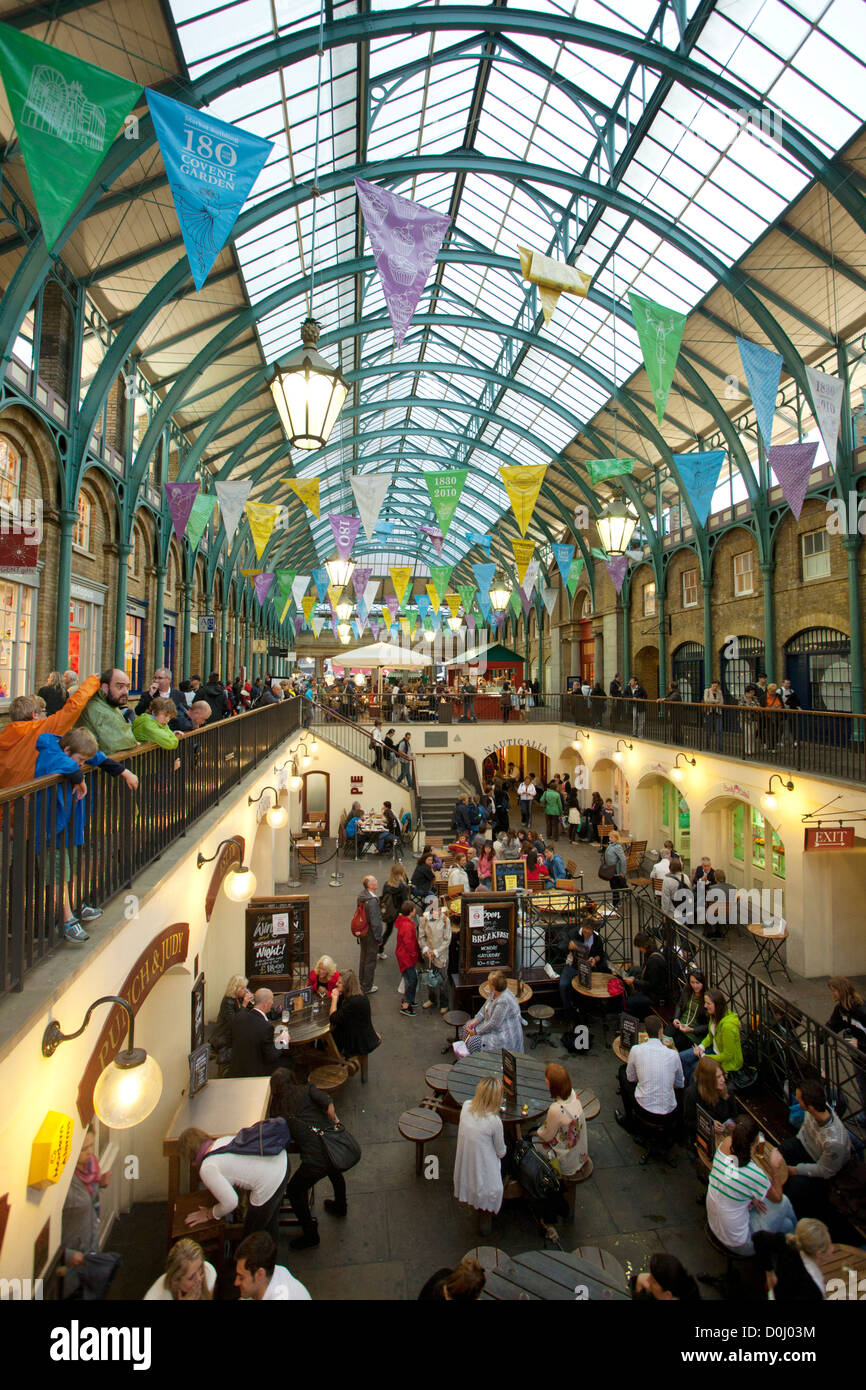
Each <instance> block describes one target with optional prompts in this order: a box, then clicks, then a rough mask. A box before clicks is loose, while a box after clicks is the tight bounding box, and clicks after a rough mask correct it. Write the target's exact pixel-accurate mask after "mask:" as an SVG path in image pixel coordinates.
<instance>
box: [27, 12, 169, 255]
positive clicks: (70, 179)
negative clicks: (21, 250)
mask: <svg viewBox="0 0 866 1390" xmlns="http://www.w3.org/2000/svg"><path fill="white" fill-rule="evenodd" d="M0 74H2V77H3V85H4V87H5V88H6V98H7V100H8V102H9V108H10V110H11V112H12V119H13V121H14V122H15V132H16V134H17V136H18V143H19V144H20V146H21V153H22V155H23V156H24V167H25V168H26V170H27V177H28V178H29V180H30V187H31V188H32V190H33V200H34V202H35V203H36V211H37V212H38V214H39V220H40V222H41V223H42V233H43V235H44V237H45V245H46V247H47V249H48V250H49V251H50V250H51V248H52V246H53V245H54V243H55V242H56V240H57V238H58V237H59V236H60V233H61V232H62V231H63V228H64V227H65V225H66V223H67V222H68V221H69V219H70V217H71V216H72V214H73V212H74V211H75V209H76V207H77V206H78V204H79V202H80V201H81V198H82V196H83V194H84V192H85V189H86V188H87V186H88V184H89V183H90V181H91V179H92V178H93V176H94V174H95V173H96V171H97V169H98V168H99V166H100V164H101V163H102V160H103V157H104V156H105V155H106V154H107V153H108V151H109V149H110V147H111V145H112V144H113V143H114V140H115V139H116V137H117V136H118V134H119V133H120V131H121V130H122V129H123V125H124V122H125V120H126V117H127V116H128V115H129V113H130V111H131V110H132V108H133V107H134V106H135V105H136V104H137V103H138V101H139V99H140V97H141V93H142V91H143V88H142V87H141V86H140V85H139V84H138V83H137V82H127V81H126V79H125V78H123V77H117V76H116V75H115V74H114V73H113V72H106V71H105V70H104V69H103V68H98V67H94V66H93V64H92V63H85V62H82V60H81V59H80V58H74V57H73V56H72V55H71V54H69V53H64V52H63V50H62V49H60V48H53V47H52V46H51V45H50V44H47V43H42V42H41V41H40V40H39V39H34V38H31V36H30V35H29V34H25V33H21V32H20V31H19V30H17V29H12V28H10V27H9V26H8V25H6V24H3V25H0ZM7 135H8V133H7Z"/></svg>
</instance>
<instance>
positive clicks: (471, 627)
mask: <svg viewBox="0 0 866 1390" xmlns="http://www.w3.org/2000/svg"><path fill="white" fill-rule="evenodd" d="M466 631H467V632H474V631H475V614H474V613H467V614H466Z"/></svg>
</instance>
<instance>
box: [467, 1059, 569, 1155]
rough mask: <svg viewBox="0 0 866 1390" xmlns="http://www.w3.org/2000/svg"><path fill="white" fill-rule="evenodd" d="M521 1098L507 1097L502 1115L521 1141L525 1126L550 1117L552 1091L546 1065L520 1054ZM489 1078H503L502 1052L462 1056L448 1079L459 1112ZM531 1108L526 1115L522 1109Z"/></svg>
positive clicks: (519, 1096)
mask: <svg viewBox="0 0 866 1390" xmlns="http://www.w3.org/2000/svg"><path fill="white" fill-rule="evenodd" d="M516 1061H517V1095H516V1096H515V1098H514V1100H513V1101H512V1100H508V1099H507V1098H506V1097H505V1096H503V1103H504V1105H505V1109H504V1110H500V1112H499V1115H500V1119H501V1120H502V1123H503V1125H507V1126H509V1127H510V1128H511V1129H512V1130H513V1131H514V1132H515V1133H516V1135H517V1137H518V1138H520V1135H521V1128H520V1127H521V1125H527V1124H531V1123H532V1122H533V1120H537V1119H540V1117H541V1116H542V1115H546V1114H547V1111H548V1109H549V1107H550V1104H551V1096H550V1091H549V1090H548V1088H547V1082H546V1081H545V1079H544V1063H543V1062H538V1061H536V1060H535V1058H532V1057H525V1056H524V1055H523V1054H522V1053H517V1054H516ZM488 1077H497V1078H498V1079H499V1080H500V1081H501V1079H502V1049H501V1048H499V1049H497V1050H496V1051H495V1052H474V1053H472V1054H471V1056H469V1057H459V1058H458V1059H457V1061H456V1062H455V1063H454V1066H453V1067H452V1068H451V1073H450V1075H449V1077H448V1095H449V1096H450V1098H451V1100H452V1101H453V1102H454V1105H455V1106H456V1108H457V1109H458V1110H459V1109H460V1106H461V1105H462V1104H463V1102H464V1101H465V1100H471V1099H472V1097H473V1096H474V1095H475V1091H476V1089H477V1087H478V1083H479V1081H485V1080H486V1079H487V1078H488ZM524 1105H528V1107H529V1109H528V1111H527V1113H526V1114H525V1115H524V1114H523V1113H522V1107H523V1106H524Z"/></svg>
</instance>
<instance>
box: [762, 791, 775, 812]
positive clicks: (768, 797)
mask: <svg viewBox="0 0 866 1390" xmlns="http://www.w3.org/2000/svg"><path fill="white" fill-rule="evenodd" d="M761 799H762V801H763V803H764V805H765V806H766V808H767V810H768V811H775V809H776V793H775V792H765V793H764V795H763V797H762V798H761Z"/></svg>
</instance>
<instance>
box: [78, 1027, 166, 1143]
mask: <svg viewBox="0 0 866 1390" xmlns="http://www.w3.org/2000/svg"><path fill="white" fill-rule="evenodd" d="M161 1095H162V1071H161V1070H160V1066H159V1063H158V1062H157V1060H156V1058H155V1057H150V1056H148V1054H147V1053H146V1052H145V1051H144V1050H143V1049H142V1048H140V1047H136V1048H133V1050H132V1051H131V1052H119V1053H118V1054H117V1056H116V1057H115V1059H114V1061H113V1062H110V1063H109V1065H108V1066H107V1067H106V1068H105V1071H104V1072H103V1073H102V1075H101V1076H100V1078H99V1080H98V1081H97V1083H96V1086H95V1087H94V1090H93V1108H94V1110H95V1111H96V1114H97V1115H98V1116H99V1118H100V1120H101V1121H102V1123H103V1124H104V1125H108V1126H109V1128H111V1129H132V1127H133V1125H137V1124H140V1123H141V1121H142V1120H146V1119H147V1117H148V1115H149V1114H150V1113H151V1111H152V1110H155V1109H156V1106H157V1103H158V1101H159V1098H160V1096H161Z"/></svg>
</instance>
